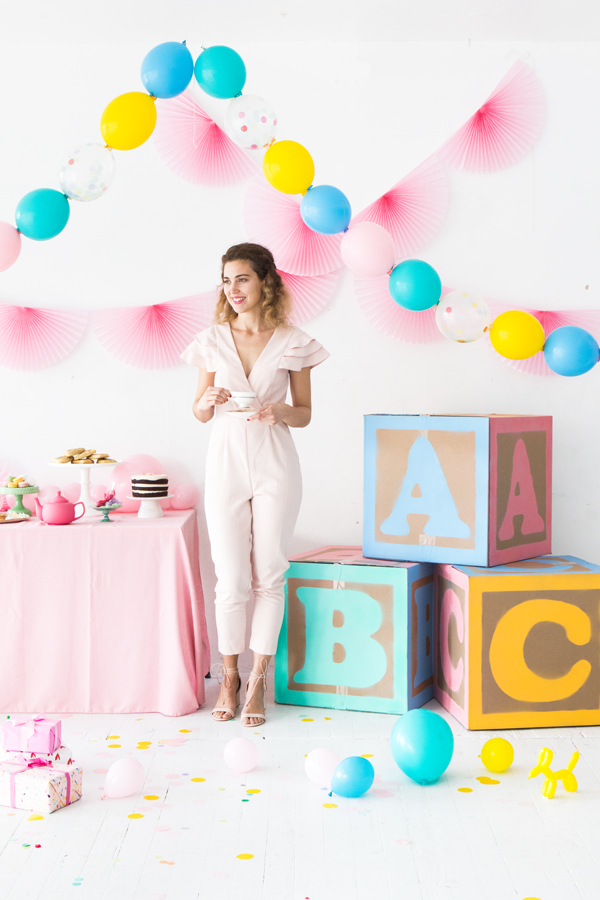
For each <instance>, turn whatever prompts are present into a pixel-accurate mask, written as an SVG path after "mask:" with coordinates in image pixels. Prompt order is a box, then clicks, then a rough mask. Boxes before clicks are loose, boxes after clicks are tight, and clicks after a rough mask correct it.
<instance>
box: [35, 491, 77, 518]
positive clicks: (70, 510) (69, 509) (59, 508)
mask: <svg viewBox="0 0 600 900" xmlns="http://www.w3.org/2000/svg"><path fill="white" fill-rule="evenodd" d="M34 500H35V511H36V513H37V517H38V519H41V521H42V522H45V523H46V524H47V525H70V524H71V522H75V520H76V519H80V518H81V516H83V515H84V513H85V504H84V503H82V502H81V500H80V501H79V502H78V503H74V504H73V503H70V502H69V501H68V500H67V498H66V497H63V496H62V494H61V492H60V491H58V492H57V494H56V497H53V498H52V500H47V501H46V502H45V503H44V505H43V506H42V504H41V503H40V501H39V500H38V498H37V497H34ZM76 506H83V512H82V513H81V515H79V516H76V515H75V507H76Z"/></svg>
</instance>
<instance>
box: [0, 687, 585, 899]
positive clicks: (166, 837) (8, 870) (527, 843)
mask: <svg viewBox="0 0 600 900" xmlns="http://www.w3.org/2000/svg"><path fill="white" fill-rule="evenodd" d="M208 684H209V685H210V688H209V692H208V701H209V702H208V703H207V706H206V707H205V708H203V709H202V710H199V711H198V712H196V713H194V714H193V715H190V716H186V717H184V718H180V719H168V718H165V717H163V716H160V715H157V714H150V715H149V714H146V715H143V714H140V715H125V716H86V715H74V716H72V717H70V718H67V719H65V720H64V721H63V734H64V740H65V743H67V744H68V745H69V746H70V747H71V749H72V750H73V752H74V754H75V757H76V758H77V760H78V762H80V763H81V764H82V765H83V769H84V797H83V799H82V801H81V802H79V803H76V804H74V805H73V806H71V807H69V808H67V809H64V810H60V811H59V812H57V813H54V814H53V815H51V816H45V817H44V818H43V819H34V820H30V813H28V812H21V811H14V810H10V809H7V808H5V807H2V808H0V900H36V898H44V900H69V898H71V897H73V898H81V900H84V898H90V900H91V898H94V900H99V898H103V900H109V898H110V900H192V898H201V900H233V898H237V897H239V898H243V900H392V898H393V900H397V898H402V900H434V898H435V900H454V898H456V900H509V898H518V900H524V898H539V900H579V898H586V900H588V898H589V900H592V898H593V900H598V897H599V896H600V871H599V862H598V861H599V859H600V728H581V729H575V728H564V729H548V730H535V731H534V730H532V731H518V732H510V733H508V732H502V733H501V734H502V735H503V736H504V737H507V738H508V739H509V740H510V741H511V742H512V744H513V746H514V748H515V762H514V764H513V766H512V768H511V769H510V770H509V771H508V772H507V773H505V774H504V775H496V776H491V778H492V779H495V780H498V781H499V782H500V783H499V784H485V783H481V782H478V781H477V780H476V779H477V777H480V776H486V775H487V776H490V773H487V772H486V771H485V770H484V769H483V767H482V765H481V762H480V760H479V759H478V753H479V751H480V748H481V746H482V744H483V742H484V741H485V740H486V739H487V737H489V736H490V734H489V733H483V732H471V733H469V732H466V731H465V730H464V729H463V728H462V726H460V725H458V723H456V722H455V721H454V719H452V718H450V717H448V720H449V722H450V723H451V725H452V728H453V730H454V733H455V737H456V751H455V755H454V759H453V760H452V762H451V764H450V768H449V769H448V771H447V773H446V775H445V776H444V777H442V779H440V781H439V783H437V784H435V785H430V786H428V787H420V786H418V785H416V784H414V783H413V782H411V781H410V780H409V779H407V778H406V777H405V776H404V775H403V774H402V773H401V772H400V770H399V769H398V768H397V767H396V765H395V763H394V761H393V759H392V757H391V754H390V751H389V745H388V737H389V734H390V731H391V728H392V726H393V724H394V722H395V717H393V716H384V715H374V714H370V713H353V712H337V711H335V710H331V711H330V710H313V709H307V708H301V707H292V706H275V705H273V704H272V703H270V704H269V707H268V713H269V719H268V722H267V725H266V726H265V727H264V728H262V729H261V730H260V733H258V729H257V731H256V732H253V731H252V730H251V729H247V728H244V729H243V728H241V726H240V724H239V718H237V719H236V720H235V721H233V722H231V723H227V724H218V723H216V722H214V721H213V720H212V719H211V717H210V705H211V701H212V700H213V698H214V695H215V692H216V682H214V681H213V682H208ZM271 696H272V694H271ZM429 706H430V708H432V709H435V710H436V711H438V712H441V710H440V707H439V706H438V705H437V704H436V703H435V702H432V703H431V704H429ZM444 715H445V713H444ZM242 733H243V734H244V736H249V737H250V738H251V739H252V740H255V741H256V742H257V744H258V747H259V751H260V764H259V767H258V768H257V769H256V770H255V771H254V772H251V773H249V774H248V776H246V779H245V781H244V779H243V778H240V777H239V776H233V775H232V774H231V773H229V772H228V770H227V769H226V768H225V765H224V763H223V761H222V749H223V746H224V744H225V743H226V741H228V740H230V739H231V738H232V737H235V736H238V735H241V734H242ZM140 741H150V742H151V743H150V745H149V747H148V749H138V742H140ZM544 745H546V746H548V747H550V748H551V749H552V750H553V751H554V754H555V760H554V762H555V764H556V768H562V767H564V766H565V765H566V764H567V762H568V760H569V757H570V755H571V753H572V751H573V749H574V748H575V747H578V748H579V749H580V751H581V759H580V761H579V763H578V764H577V768H576V769H575V774H576V776H577V778H578V781H579V791H578V793H576V794H566V793H565V792H564V790H563V789H562V787H560V786H559V788H558V790H557V795H556V798H555V799H554V800H546V799H545V798H544V797H543V796H542V783H543V778H542V777H541V776H540V777H539V778H538V779H536V780H532V781H528V779H527V775H528V772H529V770H530V768H531V767H533V765H535V762H536V757H537V753H538V750H539V749H540V748H541V747H542V746H544ZM319 746H325V747H331V748H333V749H334V750H335V751H336V752H337V753H338V754H339V755H340V756H349V755H354V754H357V755H360V754H372V757H371V761H372V763H373V765H374V767H375V772H376V781H375V784H374V785H373V788H372V789H371V790H370V791H369V792H368V794H366V795H365V796H364V797H362V798H360V799H357V800H346V799H344V798H340V797H335V796H334V797H331V798H330V797H328V796H327V794H326V793H325V792H324V791H320V790H319V789H318V788H316V787H314V786H313V785H312V784H311V783H310V782H309V781H308V779H307V778H306V776H305V774H304V756H305V754H306V753H308V752H309V750H311V749H313V748H314V747H319ZM125 754H132V755H134V756H135V757H136V758H138V759H140V760H141V761H142V763H143V764H144V766H145V768H146V772H147V780H146V784H145V785H144V788H143V790H142V791H141V792H140V794H139V796H136V797H131V798H128V799H123V800H109V799H103V789H102V788H103V781H104V772H105V771H106V768H107V767H108V766H109V765H110V763H111V761H113V760H115V759H117V758H118V757H120V756H123V755H125ZM198 779H204V780H198ZM459 788H471V792H469V793H467V792H462V791H459ZM132 815H133V817H132Z"/></svg>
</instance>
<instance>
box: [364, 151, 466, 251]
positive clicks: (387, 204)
mask: <svg viewBox="0 0 600 900" xmlns="http://www.w3.org/2000/svg"><path fill="white" fill-rule="evenodd" d="M448 199H449V191H448V179H447V177H446V173H445V171H444V169H443V167H442V165H441V163H440V162H439V160H437V159H436V158H435V157H434V156H432V157H430V158H429V159H426V160H425V162H423V163H421V165H420V166H417V168H416V169H414V170H413V171H412V172H410V173H409V174H408V175H407V176H406V177H405V178H403V179H402V180H401V181H399V182H398V184H395V185H394V187H393V188H390V190H389V191H386V193H385V194H383V195H382V196H381V197H379V199H378V200H375V202H374V203H371V205H370V206H367V208H366V209H363V210H362V212H360V213H358V215H357V216H355V217H354V219H353V220H352V221H353V222H354V223H355V222H375V223H376V224H377V225H381V226H382V228H385V230H386V231H389V233H390V234H391V235H392V237H393V238H394V242H395V244H396V250H397V252H398V256H399V260H398V261H400V260H401V259H407V258H409V257H410V256H411V254H413V253H415V252H416V251H417V250H420V249H421V247H423V246H424V245H425V244H426V243H427V241H429V240H431V238H432V237H433V235H434V234H435V233H436V232H437V231H438V229H439V228H440V226H441V224H442V222H443V220H444V217H445V215H446V212H447V210H448Z"/></svg>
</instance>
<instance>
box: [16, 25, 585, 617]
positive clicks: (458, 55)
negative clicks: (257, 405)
mask: <svg viewBox="0 0 600 900" xmlns="http://www.w3.org/2000/svg"><path fill="white" fill-rule="evenodd" d="M155 25H156V30H155V34H154V35H153V37H152V38H150V39H149V40H147V41H146V40H145V41H144V42H143V43H142V42H139V43H127V42H124V41H122V40H120V42H119V43H114V44H108V43H89V44H86V43H85V41H77V42H76V41H75V40H73V41H72V42H69V30H68V28H65V31H64V34H63V37H62V41H63V42H62V43H58V42H55V41H49V42H46V43H45V44H31V43H25V36H24V35H23V36H21V38H20V39H21V40H22V42H19V41H18V40H15V35H12V39H11V40H9V39H8V37H7V35H6V33H5V34H4V37H3V38H2V40H3V41H4V43H2V44H1V45H0V47H1V53H0V83H1V84H2V85H3V90H2V92H1V93H0V121H1V124H2V134H3V140H2V142H1V143H0V172H1V177H0V219H4V220H7V221H13V216H14V209H15V207H16V204H17V202H18V200H19V199H20V197H21V196H22V195H23V194H24V193H26V192H27V191H29V190H32V189H34V188H38V187H58V183H57V177H56V171H57V167H58V163H59V160H60V159H61V157H62V156H63V154H64V153H65V152H67V151H69V150H70V149H71V148H72V147H73V146H75V145H76V144H78V143H80V142H82V141H94V140H100V133H99V119H100V114H101V112H102V110H103V108H104V106H105V105H106V104H107V103H108V102H109V101H110V100H111V99H112V98H113V96H115V95H117V94H119V93H122V92H124V91H128V90H140V89H141V82H140V79H139V67H140V63H141V60H142V58H143V57H144V55H145V53H146V52H147V51H148V50H149V49H150V48H151V47H152V46H153V45H154V44H156V43H159V42H161V41H163V40H173V39H177V40H179V39H182V37H184V36H185V37H186V38H187V41H188V45H189V46H190V49H191V51H192V53H193V54H194V55H196V54H197V53H198V52H200V44H201V43H202V42H203V36H202V35H200V34H198V35H194V34H190V33H188V34H187V35H179V34H171V33H168V34H166V33H164V32H162V31H161V29H160V25H159V20H158V19H157V20H156V21H155ZM89 27H90V41H92V40H93V39H94V38H93V34H92V33H91V32H92V31H93V17H92V14H91V11H90V13H89ZM146 31H147V26H146ZM256 33H257V34H258V33H259V29H258V28H257V29H256ZM227 37H228V35H227V30H226V29H225V30H224V33H223V35H222V37H221V38H220V39H219V38H218V37H216V36H215V35H213V42H222V43H227V42H228V41H227ZM235 47H236V49H237V50H238V51H239V52H240V53H241V55H242V57H243V58H244V60H245V62H246V66H247V69H248V81H247V85H246V88H245V90H246V91H247V92H249V93H256V94H259V95H262V96H264V97H265V98H267V99H268V100H270V101H271V102H272V103H273V105H274V106H275V108H276V109H277V111H278V113H279V119H280V127H279V137H280V138H282V139H283V138H291V139H295V140H298V141H300V142H302V143H304V144H305V145H306V146H307V147H308V148H309V150H310V151H311V153H312V155H313V157H314V159H315V163H316V170H317V175H316V182H317V183H319V182H321V183H330V184H335V185H337V186H339V187H340V188H341V189H342V190H343V191H344V192H345V193H346V194H347V195H348V197H349V198H350V200H351V202H352V205H353V208H354V210H355V211H359V210H360V209H361V208H362V207H364V206H365V205H366V204H367V203H368V202H370V201H372V200H374V199H375V198H376V197H377V196H379V195H380V194H381V193H382V192H383V191H385V190H386V189H388V188H389V187H391V186H392V185H393V184H394V183H395V182H396V181H397V180H399V178H401V177H402V176H403V175H405V174H407V173H408V172H409V171H410V169H411V168H413V167H414V166H416V165H417V164H418V163H420V162H421V161H422V160H423V159H425V158H426V157H427V156H428V155H429V154H431V153H432V152H433V151H434V150H435V149H436V148H437V147H438V146H439V145H440V144H441V143H442V142H443V140H444V139H445V138H446V137H448V136H449V135H450V134H451V133H452V131H453V130H455V129H456V128H457V127H458V126H459V125H460V124H462V122H463V121H464V120H465V119H466V118H467V117H468V116H469V115H470V114H471V113H472V112H474V110H475V109H476V108H477V107H478V106H479V105H480V104H481V102H482V101H483V100H484V99H485V98H486V97H487V95H488V94H489V93H490V91H491V90H492V89H493V87H494V86H495V84H496V83H497V82H498V81H499V79H500V78H501V77H502V75H503V74H504V73H505V72H506V71H507V70H508V68H509V67H510V65H511V64H512V62H513V61H514V60H515V59H516V58H518V57H521V58H526V59H528V60H529V61H530V62H531V63H532V64H533V65H534V66H535V69H536V71H537V73H538V75H539V77H540V79H541V82H542V84H543V86H544V89H545V92H546V96H547V103H548V114H547V123H546V126H545V128H544V130H543V132H542V135H541V138H540V140H539V141H538V144H537V146H536V148H535V150H534V152H533V153H531V154H530V155H529V156H528V157H527V158H525V159H524V160H523V161H522V162H521V163H519V164H518V165H516V166H514V167H513V168H511V169H508V170H505V171H503V172H500V173H498V174H495V175H481V176H475V175H469V174H463V173H457V172H454V171H452V170H449V172H448V174H449V180H450V188H451V200H450V211H449V214H448V216H447V219H446V221H445V223H444V225H443V227H442V229H441V231H440V232H439V233H438V235H437V236H436V238H435V239H434V240H433V241H432V242H431V243H430V244H429V245H428V246H427V247H425V248H424V249H423V251H422V252H421V254H420V255H421V256H422V258H424V259H426V260H427V261H428V262H430V263H431V264H432V265H433V266H434V267H435V268H436V269H437V270H438V272H439V273H440V275H441V277H442V280H443V282H444V283H445V284H448V285H452V286H453V287H462V288H465V289H468V290H472V291H476V292H480V293H482V294H483V295H484V296H486V297H489V298H491V299H497V300H502V301H506V302H509V303H514V304H516V305H524V306H530V307H538V308H540V307H541V308H549V309H551V308H559V309H560V308H573V309H580V308H594V309H599V308H600V254H599V252H598V248H599V246H600V216H599V210H600V178H599V175H598V171H599V167H600V163H599V159H600V156H599V140H598V138H599V136H600V105H599V104H598V102H597V100H598V85H599V84H600V54H599V53H598V45H597V44H596V43H577V44H567V43H553V44H550V43H541V44H524V43H507V42H505V43H499V42H495V43H494V42H487V43H474V42H470V43H469V42H453V43H399V42H398V43H394V42H392V41H387V42H386V43H376V42H369V43H360V42H354V43H344V42H336V43H333V42H331V43H328V42H324V41H321V42H319V43H314V44H310V43H304V42H301V41H295V42H289V43H288V42H282V41H273V42H270V43H259V42H256V41H253V42H247V43H241V42H239V41H238V42H236V43H235ZM198 100H199V102H200V104H201V105H204V107H205V108H206V109H207V110H208V111H209V112H210V113H211V114H212V115H214V117H215V118H216V119H217V121H222V120H223V114H224V107H225V103H224V102H223V103H219V102H218V101H209V98H206V96H205V95H203V94H201V92H200V91H199V90H198ZM117 157H118V158H117V177H116V179H115V182H114V184H113V186H112V187H111V189H110V190H109V191H108V193H107V194H106V196H104V197H103V198H101V199H100V200H98V201H96V202H94V203H90V204H77V203H72V204H71V220H70V222H69V224H68V225H67V228H66V229H65V230H64V232H63V233H62V234H61V235H59V237H57V238H56V239H54V240H52V241H48V242H46V243H34V242H32V241H27V240H25V239H24V242H23V243H24V247H23V252H22V254H21V258H20V259H19V260H18V261H17V263H16V264H15V265H14V266H13V268H12V269H10V270H8V271H7V272H4V273H2V274H0V300H1V301H3V302H8V303H18V304H24V305H26V304H29V305H33V306H48V307H67V308H68V307H73V308H85V309H89V310H92V309H96V308H99V307H113V306H129V305H132V306H137V305H140V304H149V303H156V302H160V301H164V300H169V299H173V298H176V297H181V296H185V295H189V294H192V293H196V292H199V291H201V290H205V289H207V288H209V287H210V286H212V285H213V284H215V283H216V281H217V279H218V276H219V260H220V256H221V254H222V253H223V252H224V250H225V249H226V248H227V247H228V246H229V245H230V244H233V243H236V242H239V241H241V240H244V239H245V238H246V233H245V230H244V224H243V219H242V205H243V198H244V194H245V185H243V184H242V185H238V186H236V187H233V188H230V189H226V190H217V189H207V188H200V187H195V186H192V185H189V184H188V183H186V182H184V181H182V180H180V179H178V178H177V177H176V176H175V175H173V174H172V173H171V172H170V171H169V170H168V169H167V168H166V167H165V166H164V165H163V163H162V162H161V160H160V159H159V157H158V155H157V153H156V151H155V149H154V147H153V144H152V140H150V141H149V142H148V143H147V144H146V145H144V146H143V147H141V148H139V149H138V150H134V151H131V152H129V153H118V154H117ZM304 328H305V329H306V330H307V331H308V332H309V333H310V334H312V335H314V336H315V337H317V338H318V339H319V340H320V341H322V343H323V344H324V345H325V346H326V347H327V348H328V349H329V350H330V352H331V354H332V355H331V359H330V360H329V361H328V362H327V363H325V364H324V365H323V366H320V367H319V368H318V369H316V370H315V372H314V378H313V382H314V415H313V421H312V423H311V425H310V427H309V428H307V429H305V430H299V431H296V432H294V437H295V439H296V443H297V446H298V450H299V453H300V457H301V462H302V467H303V475H304V484H305V496H304V504H303V508H302V512H301V515H300V519H299V522H298V526H297V529H296V535H295V538H294V545H293V547H292V551H293V552H300V551H303V550H308V549H310V548H312V547H317V546H319V545H322V544H326V543H334V542H335V543H337V542H341V543H351V544H359V543H360V542H361V518H362V516H361V505H362V416H363V414H365V413H373V412H410V413H491V412H498V413H530V414H551V415H552V416H553V417H554V427H555V444H554V549H555V550H556V551H558V552H562V553H572V554H576V555H580V556H582V557H584V558H588V559H591V560H593V561H595V562H600V552H599V551H600V547H599V541H598V525H599V521H600V516H599V512H598V508H599V502H600V474H599V471H598V462H597V460H598V445H599V443H600V425H599V421H598V415H597V410H598V396H599V379H600V368H599V367H596V369H595V370H592V372H590V373H588V374H587V375H585V376H583V377H581V378H578V379H566V378H565V379H561V378H559V377H553V378H542V377H533V376H527V375H523V374H520V373H518V372H516V371H514V370H513V369H511V368H510V367H509V366H508V365H507V364H506V363H505V362H504V361H503V360H502V359H501V358H500V357H498V356H497V355H495V354H494V352H493V351H492V350H491V349H490V347H489V345H486V343H484V342H483V341H480V342H478V343H477V344H474V345H461V346H458V345H454V344H452V343H450V342H446V341H444V342H440V343H436V344H431V345H421V346H414V345H413V346H411V345H406V344H402V343H398V342H395V341H393V340H391V339H388V338H386V337H384V336H383V335H381V334H380V333H379V332H378V331H377V330H375V328H374V327H372V326H371V325H370V324H369V323H368V322H367V321H366V320H365V318H364V317H363V315H362V313H361V311H360V309H359V308H358V306H357V303H356V300H355V296H354V290H353V282H352V277H351V275H350V273H349V272H348V271H347V270H346V271H344V273H343V275H342V278H341V281H340V285H339V289H338V291H337V293H336V295H335V297H334V298H333V300H332V302H331V303H330V305H329V307H328V308H327V309H326V310H325V311H324V312H323V313H322V314H321V315H320V316H318V317H317V318H315V319H314V320H312V321H311V322H309V323H307V324H306V325H305V326H304ZM0 340H1V336H0ZM195 381H196V372H195V370H193V369H192V368H190V367H187V366H184V365H181V366H180V367H177V368H173V369H169V370H163V371H145V370H139V369H134V368H130V367H128V366H125V365H123V364H121V363H120V362H118V361H117V360H116V359H114V358H113V357H111V356H110V355H108V354H107V353H106V352H105V351H104V350H103V348H102V347H101V346H100V344H99V342H98V341H97V339H96V338H95V336H94V334H93V332H92V330H91V328H89V329H88V331H87V332H86V334H85V336H84V339H83V340H82V342H81V343H80V345H79V346H78V347H77V348H76V350H75V351H74V353H73V354H72V355H71V356H70V357H68V358H67V359H66V360H64V361H63V362H62V363H61V364H60V365H58V366H56V367H54V368H51V369H47V370H44V371H42V372H37V373H17V372H13V371H8V370H5V369H0V429H1V431H0V435H1V438H0V459H4V460H5V461H7V462H9V463H10V467H11V469H14V470H16V471H18V472H26V473H28V474H29V475H31V476H35V478H36V479H37V480H38V482H39V483H40V484H41V485H43V484H48V483H55V484H56V483H58V484H59V485H60V484H62V483H66V482H67V481H70V480H76V479H73V475H72V471H70V472H66V471H65V472H63V471H62V470H56V469H49V468H48V467H47V465H46V463H47V460H49V459H50V458H51V457H53V456H55V455H56V454H58V453H60V452H62V451H64V450H66V448H67V447H70V446H77V445H80V444H81V445H83V444H85V445H87V446H94V447H96V448H98V449H100V450H107V451H109V452H110V453H111V454H113V455H117V456H118V457H120V458H124V457H126V456H128V455H130V454H132V453H135V452H146V453H150V454H152V455H154V456H156V457H157V458H158V459H159V460H160V461H161V462H162V463H163V465H164V466H165V467H167V468H168V469H169V470H170V471H171V472H172V473H173V475H175V476H176V477H177V478H180V479H186V480H192V481H194V482H195V483H197V484H198V486H199V487H200V488H202V485H203V477H204V476H203V468H204V458H205V452H206V446H207V442H208V438H209V434H210V428H211V426H210V425H208V426H203V425H201V424H200V423H198V422H197V421H196V420H195V419H194V418H193V416H192V414H191V402H192V398H193V395H194V391H195ZM94 475H95V476H96V478H97V479H99V478H100V475H99V473H98V474H96V473H94ZM104 478H106V473H105V475H104ZM199 521H200V527H201V535H202V560H201V562H202V574H203V581H204V586H205V591H206V596H207V601H209V602H208V603H207V606H208V607H209V609H210V607H211V603H210V601H211V600H212V596H213V587H214V574H213V571H212V566H211V562H210V552H209V547H208V543H207V540H206V534H205V526H204V520H203V516H202V514H201V513H200V515H199ZM211 620H212V612H211ZM211 627H212V626H211Z"/></svg>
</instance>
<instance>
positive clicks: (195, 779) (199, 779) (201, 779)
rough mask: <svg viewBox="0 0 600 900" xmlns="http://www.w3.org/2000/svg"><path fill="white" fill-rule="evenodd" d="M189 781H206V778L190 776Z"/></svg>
mask: <svg viewBox="0 0 600 900" xmlns="http://www.w3.org/2000/svg"><path fill="white" fill-rule="evenodd" d="M190 781H206V778H190Z"/></svg>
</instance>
